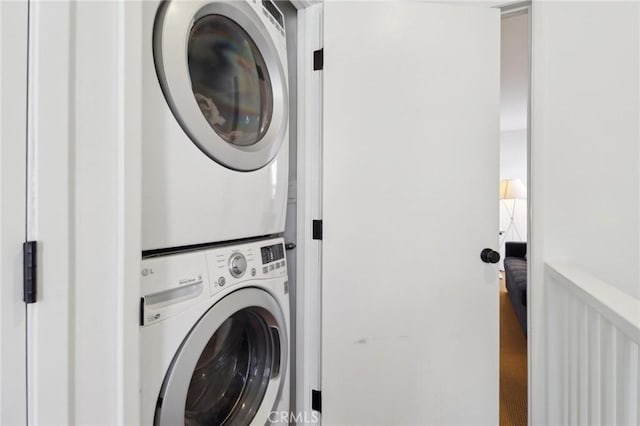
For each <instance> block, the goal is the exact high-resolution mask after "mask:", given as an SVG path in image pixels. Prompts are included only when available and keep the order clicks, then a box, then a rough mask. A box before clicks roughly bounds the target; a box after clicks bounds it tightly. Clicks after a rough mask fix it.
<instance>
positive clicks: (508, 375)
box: [500, 279, 527, 426]
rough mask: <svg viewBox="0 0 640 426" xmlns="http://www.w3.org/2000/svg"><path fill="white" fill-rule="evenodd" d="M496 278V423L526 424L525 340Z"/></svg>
mask: <svg viewBox="0 0 640 426" xmlns="http://www.w3.org/2000/svg"><path fill="white" fill-rule="evenodd" d="M510 303H511V302H509V297H508V296H507V291H506V289H505V287H504V279H501V280H500V426H526V424H527V340H526V338H525V337H524V333H523V332H522V329H521V328H520V324H519V323H518V319H517V318H516V315H515V314H514V312H513V308H512V307H511V304H510Z"/></svg>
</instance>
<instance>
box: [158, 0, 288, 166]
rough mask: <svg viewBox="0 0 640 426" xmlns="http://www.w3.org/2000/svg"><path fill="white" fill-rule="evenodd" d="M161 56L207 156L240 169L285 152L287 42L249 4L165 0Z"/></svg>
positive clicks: (181, 114) (164, 81)
mask: <svg viewBox="0 0 640 426" xmlns="http://www.w3.org/2000/svg"><path fill="white" fill-rule="evenodd" d="M153 56H154V63H155V68H156V72H157V75H158V81H159V83H160V87H161V89H162V93H163V94H164V97H165V99H166V101H167V104H168V106H169V109H170V110H171V112H172V113H173V116H174V117H175V119H176V120H177V122H178V123H179V124H180V126H181V127H182V129H183V130H184V132H185V133H186V135H187V136H188V137H189V139H191V141H192V142H193V143H194V144H195V145H196V146H197V147H198V148H200V150H201V151H202V152H203V153H204V154H206V155H207V156H209V157H210V158H211V159H213V160H215V161H216V162H218V163H220V164H222V165H224V166H226V167H228V168H230V169H233V170H239V171H252V170H257V169H259V168H262V167H264V166H265V165H267V164H269V162H270V161H271V160H272V159H273V158H274V157H275V156H276V155H277V154H278V152H279V150H280V146H281V145H282V143H283V141H284V140H285V138H286V135H287V124H288V94H287V73H286V66H285V65H286V63H285V61H286V43H285V39H284V37H283V35H282V34H281V33H280V32H279V31H271V32H270V31H269V29H268V28H267V27H266V25H265V23H264V22H263V21H262V18H261V17H260V16H259V15H258V13H257V12H256V10H254V8H253V7H252V6H251V5H249V3H247V2H244V1H215V2H212V1H203V0H201V1H198V0H196V1H189V2H182V1H166V2H163V3H162V5H161V6H160V8H159V9H158V15H157V16H156V20H155V25H154V34H153ZM283 64H285V65H283Z"/></svg>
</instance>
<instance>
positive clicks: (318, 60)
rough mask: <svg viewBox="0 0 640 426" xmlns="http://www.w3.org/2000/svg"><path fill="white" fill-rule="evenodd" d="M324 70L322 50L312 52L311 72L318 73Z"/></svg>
mask: <svg viewBox="0 0 640 426" xmlns="http://www.w3.org/2000/svg"><path fill="white" fill-rule="evenodd" d="M323 68H324V49H318V50H314V51H313V70H314V71H319V70H321V69H323Z"/></svg>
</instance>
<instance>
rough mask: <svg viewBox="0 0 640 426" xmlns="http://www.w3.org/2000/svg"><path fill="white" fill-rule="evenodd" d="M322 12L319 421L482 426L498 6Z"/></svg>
mask: <svg viewBox="0 0 640 426" xmlns="http://www.w3.org/2000/svg"><path fill="white" fill-rule="evenodd" d="M324 7H325V9H324V71H323V73H324V80H323V84H324V94H323V96H324V107H323V108H324V110H323V114H324V129H323V147H324V148H323V150H324V152H323V164H324V166H323V167H324V169H323V221H324V238H323V250H322V252H323V267H322V399H323V401H322V422H323V424H325V425H330V426H334V425H470V424H473V425H496V424H498V344H499V342H498V271H497V267H496V265H492V264H487V263H483V262H482V261H481V260H480V252H481V251H482V249H484V248H485V247H487V248H491V249H497V248H498V235H497V232H496V229H498V161H499V155H498V141H499V134H498V133H499V69H500V52H499V49H500V38H499V36H500V29H499V24H500V15H499V10H497V9H489V8H484V7H471V6H461V5H441V4H427V3H414V2H325V6H324Z"/></svg>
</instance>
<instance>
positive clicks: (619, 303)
mask: <svg viewBox="0 0 640 426" xmlns="http://www.w3.org/2000/svg"><path fill="white" fill-rule="evenodd" d="M545 275H547V276H548V277H550V278H553V279H555V281H556V282H557V283H560V284H562V285H563V286H564V287H565V288H567V289H568V290H569V291H571V292H572V293H574V294H575V295H576V296H577V297H579V298H580V299H582V300H583V301H584V303H586V304H588V305H590V306H591V307H593V308H594V309H595V310H596V311H598V312H599V313H600V314H601V315H602V316H603V317H605V318H606V319H607V320H608V321H609V322H611V323H612V324H613V325H614V326H615V327H616V328H618V329H619V330H620V331H621V332H622V333H624V334H626V335H627V336H628V337H629V338H630V339H631V340H633V341H635V342H636V343H637V344H639V345H640V300H639V299H636V298H634V297H632V296H630V295H628V294H626V293H624V292H622V291H620V290H619V289H618V288H617V287H615V286H613V285H611V284H608V283H606V282H604V281H602V280H600V279H598V278H596V277H594V276H592V275H591V274H589V273H588V272H586V271H584V270H582V269H580V268H578V267H576V266H574V265H571V264H565V263H554V264H553V265H552V264H549V263H545Z"/></svg>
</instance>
